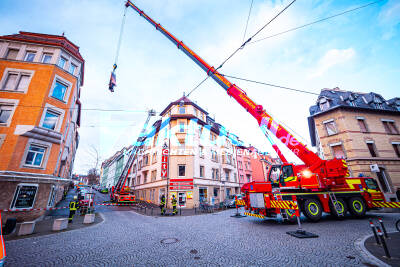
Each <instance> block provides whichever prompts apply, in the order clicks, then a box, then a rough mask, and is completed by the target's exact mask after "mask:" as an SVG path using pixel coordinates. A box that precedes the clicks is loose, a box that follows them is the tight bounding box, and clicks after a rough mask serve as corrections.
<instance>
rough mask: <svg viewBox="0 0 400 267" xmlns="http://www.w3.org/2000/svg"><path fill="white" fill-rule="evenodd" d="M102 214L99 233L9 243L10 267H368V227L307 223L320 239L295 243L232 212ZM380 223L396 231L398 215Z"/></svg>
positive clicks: (272, 223)
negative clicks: (363, 252) (363, 242)
mask: <svg viewBox="0 0 400 267" xmlns="http://www.w3.org/2000/svg"><path fill="white" fill-rule="evenodd" d="M99 211H101V212H102V214H103V217H104V219H105V220H104V222H102V223H100V224H98V225H95V226H92V227H89V228H84V229H78V230H73V231H69V232H65V233H59V234H52V235H48V236H41V237H33V238H26V239H23V240H15V241H8V242H6V248H7V261H6V264H5V266H133V265H135V266H150V265H151V266H154V265H159V266H161V265H162V266H189V265H193V264H196V265H209V266H216V265H220V266H231V265H235V266H259V265H263V266H365V263H367V262H368V261H367V260H366V259H364V258H362V257H361V256H360V252H359V251H358V250H357V249H356V247H355V244H354V243H355V241H356V240H357V239H359V238H361V237H364V236H366V235H369V234H370V228H369V225H368V220H367V219H363V220H355V219H350V218H349V219H347V220H344V221H335V220H333V219H331V218H329V217H325V218H324V219H323V220H322V221H321V222H319V223H309V222H306V221H303V227H304V229H305V230H307V231H310V232H313V233H316V234H318V235H319V238H314V239H296V238H294V237H291V236H289V235H287V234H286V231H289V230H295V229H296V227H297V226H296V225H288V224H282V223H280V222H279V220H278V221H276V220H267V221H260V220H258V219H256V218H251V217H246V218H240V219H237V218H231V217H230V215H232V214H233V213H234V210H228V211H224V212H221V213H216V214H205V215H198V216H184V217H183V216H182V217H151V216H144V215H140V214H137V213H135V212H133V211H132V210H131V208H130V207H111V208H101V209H100V210H99ZM382 215H383V219H384V221H385V222H386V225H387V228H388V230H389V231H393V230H394V224H393V222H394V220H395V219H396V218H397V215H395V214H382ZM369 217H372V218H374V217H375V215H373V214H372V215H369ZM164 239H165V240H164ZM175 239H177V242H175V241H176V240H175ZM162 240H164V241H163V242H162ZM369 266H371V265H369Z"/></svg>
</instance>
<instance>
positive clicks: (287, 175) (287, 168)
mask: <svg viewBox="0 0 400 267" xmlns="http://www.w3.org/2000/svg"><path fill="white" fill-rule="evenodd" d="M268 180H269V182H271V185H272V187H282V186H297V185H298V184H297V177H296V176H295V174H294V172H293V167H292V165H273V166H272V167H271V170H270V172H269V175H268Z"/></svg>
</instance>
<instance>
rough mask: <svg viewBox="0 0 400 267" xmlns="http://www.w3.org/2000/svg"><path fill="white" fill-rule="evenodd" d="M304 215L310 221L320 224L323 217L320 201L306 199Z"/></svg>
mask: <svg viewBox="0 0 400 267" xmlns="http://www.w3.org/2000/svg"><path fill="white" fill-rule="evenodd" d="M303 213H304V215H305V216H306V217H307V218H308V219H309V220H310V221H312V222H318V221H319V220H320V219H321V217H322V205H321V202H320V201H319V200H318V199H306V200H305V201H304V208H303Z"/></svg>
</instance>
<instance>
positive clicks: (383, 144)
mask: <svg viewBox="0 0 400 267" xmlns="http://www.w3.org/2000/svg"><path fill="white" fill-rule="evenodd" d="M310 115H311V116H310V117H309V118H308V123H309V129H310V137H311V142H312V145H313V146H315V147H317V149H318V153H319V155H320V157H321V158H325V159H332V158H334V157H335V158H343V159H345V160H346V162H347V164H348V166H349V170H350V175H351V176H355V177H357V176H368V177H373V178H375V179H376V180H377V182H378V184H379V187H380V189H381V190H382V192H384V194H385V197H386V200H387V201H395V200H396V198H397V199H400V131H399V128H398V127H399V126H400V98H398V97H395V98H392V99H389V100H386V99H384V98H383V97H382V96H381V95H379V94H377V93H374V92H371V93H359V92H352V91H344V90H340V89H339V88H334V89H323V90H322V91H321V93H320V95H319V97H318V99H317V103H316V105H314V106H312V107H310Z"/></svg>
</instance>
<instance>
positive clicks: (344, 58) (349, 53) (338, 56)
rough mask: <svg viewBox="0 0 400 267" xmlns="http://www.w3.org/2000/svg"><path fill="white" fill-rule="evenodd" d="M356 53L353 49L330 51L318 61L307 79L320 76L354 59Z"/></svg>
mask: <svg viewBox="0 0 400 267" xmlns="http://www.w3.org/2000/svg"><path fill="white" fill-rule="evenodd" d="M355 54H356V52H355V50H354V49H353V48H348V49H331V50H329V51H328V52H326V53H325V55H324V56H323V57H322V58H321V59H320V60H319V62H318V66H317V68H316V69H315V70H314V71H312V73H311V74H310V76H309V78H315V77H319V76H322V75H323V74H324V73H325V72H326V71H327V70H329V69H330V68H332V67H333V66H336V65H341V64H343V63H345V62H348V61H350V60H351V59H353V58H354V56H355Z"/></svg>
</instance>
